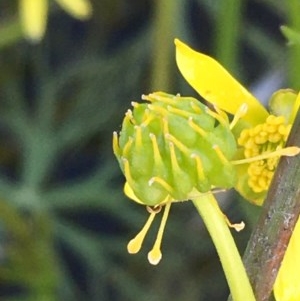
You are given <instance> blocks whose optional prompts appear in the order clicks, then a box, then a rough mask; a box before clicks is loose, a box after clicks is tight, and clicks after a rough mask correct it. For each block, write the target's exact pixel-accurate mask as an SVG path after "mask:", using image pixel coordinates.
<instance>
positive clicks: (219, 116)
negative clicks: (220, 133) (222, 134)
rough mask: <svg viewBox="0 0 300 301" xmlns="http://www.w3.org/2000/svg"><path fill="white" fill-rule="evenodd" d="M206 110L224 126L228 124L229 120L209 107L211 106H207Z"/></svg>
mask: <svg viewBox="0 0 300 301" xmlns="http://www.w3.org/2000/svg"><path fill="white" fill-rule="evenodd" d="M205 112H206V113H207V114H208V115H210V116H211V117H213V118H215V119H216V120H218V121H219V122H220V124H222V125H223V126H227V125H228V124H227V122H226V120H225V119H224V118H223V117H222V116H221V115H219V114H218V113H216V112H214V111H212V110H211V109H209V107H206V108H205Z"/></svg>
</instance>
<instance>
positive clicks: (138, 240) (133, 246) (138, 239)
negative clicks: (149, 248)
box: [127, 211, 157, 254]
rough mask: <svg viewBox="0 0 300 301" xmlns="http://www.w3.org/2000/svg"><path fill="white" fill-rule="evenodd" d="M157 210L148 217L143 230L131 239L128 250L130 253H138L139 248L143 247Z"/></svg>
mask: <svg viewBox="0 0 300 301" xmlns="http://www.w3.org/2000/svg"><path fill="white" fill-rule="evenodd" d="M156 213H157V212H155V211H152V212H151V214H150V216H149V217H148V219H147V221H146V223H145V225H144V227H143V228H142V230H141V231H140V232H139V233H138V234H137V235H136V236H135V237H134V238H133V239H132V240H130V242H129V243H128V245H127V250H128V253H130V254H136V253H138V252H139V250H140V249H141V247H142V244H143V241H144V239H145V236H146V234H147V232H148V230H149V228H150V226H151V224H152V222H153V220H154V217H155V215H156Z"/></svg>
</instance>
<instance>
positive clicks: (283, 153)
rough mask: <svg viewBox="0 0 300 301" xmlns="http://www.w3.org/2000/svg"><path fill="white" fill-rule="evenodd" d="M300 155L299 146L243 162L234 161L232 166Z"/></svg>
mask: <svg viewBox="0 0 300 301" xmlns="http://www.w3.org/2000/svg"><path fill="white" fill-rule="evenodd" d="M299 153H300V147H297V146H290V147H286V148H281V149H278V150H276V151H273V152H271V153H265V154H262V155H259V156H256V157H252V158H247V159H241V160H233V161H231V163H232V164H235V165H238V164H245V163H251V162H255V161H258V160H265V159H269V158H274V157H279V156H287V157H293V156H296V155H298V154H299Z"/></svg>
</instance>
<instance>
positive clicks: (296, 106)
mask: <svg viewBox="0 0 300 301" xmlns="http://www.w3.org/2000/svg"><path fill="white" fill-rule="evenodd" d="M299 106H300V92H299V93H298V95H297V98H296V100H295V103H294V106H293V109H292V115H291V117H290V120H289V122H290V123H294V120H295V118H296V116H297V113H298V110H299Z"/></svg>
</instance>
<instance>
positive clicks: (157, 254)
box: [148, 202, 171, 265]
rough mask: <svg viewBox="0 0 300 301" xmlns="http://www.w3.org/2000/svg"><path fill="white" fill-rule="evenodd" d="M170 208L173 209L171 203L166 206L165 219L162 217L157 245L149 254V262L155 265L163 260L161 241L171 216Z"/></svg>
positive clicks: (155, 244)
mask: <svg viewBox="0 0 300 301" xmlns="http://www.w3.org/2000/svg"><path fill="white" fill-rule="evenodd" d="M170 208H171V202H169V203H167V204H166V206H165V211H164V214H163V217H162V220H161V223H160V226H159V229H158V233H157V237H156V240H155V243H154V245H153V248H152V250H151V251H150V252H149V253H148V260H149V262H150V263H151V264H153V265H157V264H158V263H159V262H160V260H161V258H162V253H161V250H160V247H161V241H162V237H163V233H164V229H165V226H166V223H167V219H168V216H169V212H170Z"/></svg>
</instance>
